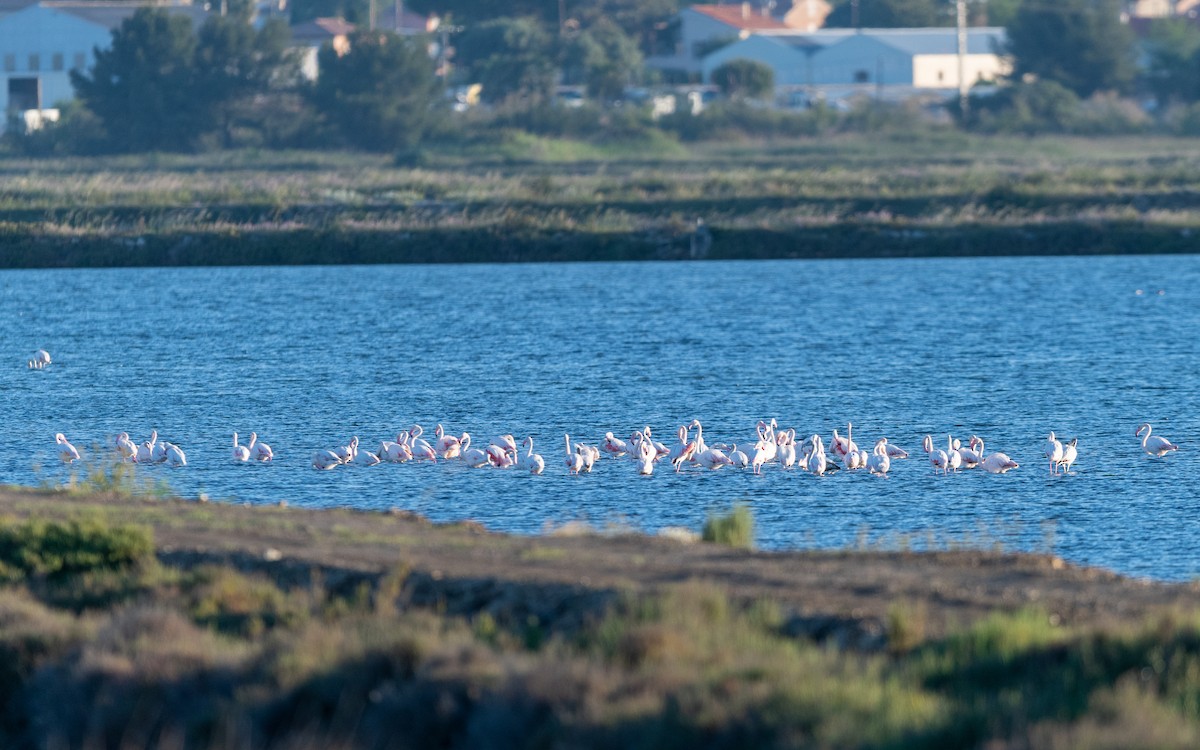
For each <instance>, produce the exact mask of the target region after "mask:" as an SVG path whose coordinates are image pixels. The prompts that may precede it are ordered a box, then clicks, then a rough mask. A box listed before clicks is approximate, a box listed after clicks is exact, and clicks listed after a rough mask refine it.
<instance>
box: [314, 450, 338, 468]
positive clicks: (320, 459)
mask: <svg viewBox="0 0 1200 750" xmlns="http://www.w3.org/2000/svg"><path fill="white" fill-rule="evenodd" d="M341 463H342V459H341V457H339V456H338V454H336V453H334V452H333V451H317V452H316V453H314V454H313V456H312V465H313V468H314V469H320V470H322V471H328V470H330V469H332V468H333V467H335V466H339V465H340V464H341Z"/></svg>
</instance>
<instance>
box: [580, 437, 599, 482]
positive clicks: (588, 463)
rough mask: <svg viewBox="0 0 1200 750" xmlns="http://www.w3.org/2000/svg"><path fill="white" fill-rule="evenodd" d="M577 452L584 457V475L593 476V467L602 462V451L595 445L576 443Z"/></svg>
mask: <svg viewBox="0 0 1200 750" xmlns="http://www.w3.org/2000/svg"><path fill="white" fill-rule="evenodd" d="M575 452H576V453H578V454H579V455H581V456H583V473H584V474H591V473H592V467H593V466H595V465H596V462H597V461H599V460H600V449H599V448H597V447H596V446H594V445H587V444H585V443H576V444H575Z"/></svg>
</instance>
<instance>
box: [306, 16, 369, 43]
mask: <svg viewBox="0 0 1200 750" xmlns="http://www.w3.org/2000/svg"><path fill="white" fill-rule="evenodd" d="M356 28H357V27H356V26H355V25H354V24H352V23H350V22H349V21H347V20H346V19H344V18H314V19H313V20H311V21H307V22H305V23H300V24H296V25H295V26H293V27H292V39H293V40H294V41H297V42H324V41H327V40H329V39H333V38H334V37H338V36H343V35H345V34H351V33H353V32H354V29H356Z"/></svg>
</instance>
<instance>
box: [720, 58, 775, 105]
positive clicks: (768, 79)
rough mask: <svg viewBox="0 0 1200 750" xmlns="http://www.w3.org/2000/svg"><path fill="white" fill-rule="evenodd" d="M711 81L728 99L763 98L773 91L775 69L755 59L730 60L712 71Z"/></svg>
mask: <svg viewBox="0 0 1200 750" xmlns="http://www.w3.org/2000/svg"><path fill="white" fill-rule="evenodd" d="M712 82H713V83H715V84H716V85H717V86H718V87H720V89H721V92H722V93H723V94H725V95H726V96H728V97H729V98H730V99H743V98H750V99H763V98H766V97H769V96H771V95H772V94H774V92H775V71H773V70H771V68H770V67H768V66H767V65H764V64H763V63H760V62H757V61H755V60H730V61H729V62H727V63H724V64H723V65H721V66H719V67H718V68H717V69H716V70H714V71H713V72H712Z"/></svg>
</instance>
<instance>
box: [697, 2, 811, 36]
mask: <svg viewBox="0 0 1200 750" xmlns="http://www.w3.org/2000/svg"><path fill="white" fill-rule="evenodd" d="M689 10H694V11H696V12H697V13H701V14H703V15H706V16H708V17H709V18H711V19H713V20H714V21H720V22H721V23H723V24H725V25H726V26H732V27H733V28H735V29H743V30H745V31H760V30H763V29H787V28H788V27H787V26H785V25H784V24H783V22H782V21H779V20H777V19H775V18H772V17H771V16H769V15H766V16H764V15H763V14H762V13H761V12H759V11H755V10H751V9H750V5H749V4H748V3H746V4H743V3H737V4H735V5H693V6H692V7H691V8H690V9H689Z"/></svg>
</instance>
